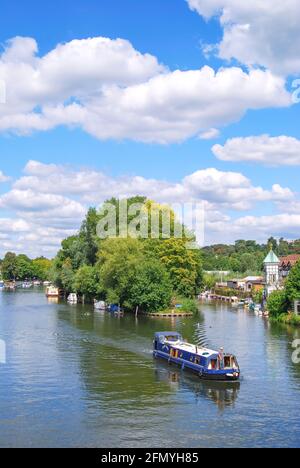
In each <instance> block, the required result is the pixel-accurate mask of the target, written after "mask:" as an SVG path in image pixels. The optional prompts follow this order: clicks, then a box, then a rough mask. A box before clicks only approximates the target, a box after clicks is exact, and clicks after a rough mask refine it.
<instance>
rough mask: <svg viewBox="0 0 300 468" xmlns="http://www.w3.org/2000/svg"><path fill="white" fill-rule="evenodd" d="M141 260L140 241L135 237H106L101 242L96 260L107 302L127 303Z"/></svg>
mask: <svg viewBox="0 0 300 468" xmlns="http://www.w3.org/2000/svg"><path fill="white" fill-rule="evenodd" d="M142 261H143V250H142V243H141V242H140V241H139V240H137V239H130V238H128V239H107V240H105V241H104V242H102V243H101V249H100V252H99V261H98V268H99V273H100V287H101V290H103V291H104V292H105V295H106V299H107V301H108V302H110V303H120V304H121V305H122V306H123V305H125V304H126V303H127V301H128V300H129V297H130V295H129V294H130V293H129V292H130V289H131V287H132V284H133V283H134V281H135V280H136V277H137V269H138V267H139V265H140V264H141V262H142Z"/></svg>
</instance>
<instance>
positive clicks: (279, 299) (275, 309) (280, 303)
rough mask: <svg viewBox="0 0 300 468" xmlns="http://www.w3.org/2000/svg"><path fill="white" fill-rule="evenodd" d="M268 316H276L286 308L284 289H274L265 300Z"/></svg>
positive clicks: (285, 310)
mask: <svg viewBox="0 0 300 468" xmlns="http://www.w3.org/2000/svg"><path fill="white" fill-rule="evenodd" d="M267 309H268V311H269V314H270V317H273V318H277V317H279V315H282V314H285V313H286V312H287V310H288V301H287V297H286V293H285V291H274V292H273V293H272V294H270V296H269V298H268V301H267Z"/></svg>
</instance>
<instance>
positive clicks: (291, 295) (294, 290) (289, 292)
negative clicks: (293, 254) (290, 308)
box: [285, 262, 300, 304]
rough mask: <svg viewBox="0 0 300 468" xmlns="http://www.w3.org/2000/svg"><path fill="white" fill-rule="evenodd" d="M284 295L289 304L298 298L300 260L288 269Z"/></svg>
mask: <svg viewBox="0 0 300 468" xmlns="http://www.w3.org/2000/svg"><path fill="white" fill-rule="evenodd" d="M285 291H286V296H287V299H288V301H289V303H290V304H291V303H292V302H293V301H294V300H295V299H296V300H298V299H300V262H298V263H296V265H295V266H294V267H293V268H292V270H291V271H290V274H289V276H288V278H287V280H286V284H285Z"/></svg>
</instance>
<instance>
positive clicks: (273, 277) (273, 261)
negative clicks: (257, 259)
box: [264, 249, 280, 296]
mask: <svg viewBox="0 0 300 468" xmlns="http://www.w3.org/2000/svg"><path fill="white" fill-rule="evenodd" d="M279 265H280V260H279V258H278V257H277V255H276V254H275V253H274V252H273V249H271V250H270V252H269V253H268V255H267V257H266V258H265V261H264V270H265V282H266V294H267V296H269V295H270V294H271V293H272V292H273V291H276V290H277V289H279V286H280V280H279Z"/></svg>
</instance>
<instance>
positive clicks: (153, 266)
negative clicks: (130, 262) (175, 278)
mask: <svg viewBox="0 0 300 468" xmlns="http://www.w3.org/2000/svg"><path fill="white" fill-rule="evenodd" d="M171 298H172V285H171V281H170V278H169V275H168V273H167V272H166V270H165V268H164V267H163V265H162V264H161V263H160V262H159V261H158V260H156V261H150V260H147V261H144V262H142V263H141V264H140V265H139V266H138V267H137V269H136V278H135V281H134V283H133V285H132V287H131V288H130V293H129V297H128V301H127V302H128V306H129V307H130V308H135V307H138V308H139V309H141V310H142V311H143V312H157V311H159V310H163V309H165V308H167V307H169V305H170V302H171Z"/></svg>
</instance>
